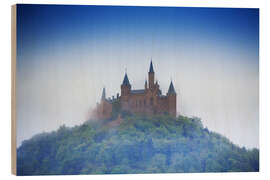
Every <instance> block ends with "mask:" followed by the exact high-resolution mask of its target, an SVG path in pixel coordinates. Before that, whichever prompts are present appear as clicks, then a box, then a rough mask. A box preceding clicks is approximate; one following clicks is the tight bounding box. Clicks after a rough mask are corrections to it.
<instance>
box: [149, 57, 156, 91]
mask: <svg viewBox="0 0 270 180" xmlns="http://www.w3.org/2000/svg"><path fill="white" fill-rule="evenodd" d="M148 82H149V89H153V87H154V85H155V72H154V68H153V64H152V59H151V63H150V68H149V72H148Z"/></svg>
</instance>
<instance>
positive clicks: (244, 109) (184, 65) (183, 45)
mask: <svg viewBox="0 0 270 180" xmlns="http://www.w3.org/2000/svg"><path fill="white" fill-rule="evenodd" d="M151 57H152V59H153V63H154V68H155V72H156V78H157V79H158V81H159V83H160V85H161V89H162V91H163V93H166V91H167V90H168V87H169V83H170V79H171V78H172V80H173V82H174V84H175V88H176V90H177V94H178V96H177V97H178V99H177V102H178V103H177V110H178V112H179V113H180V114H183V115H187V116H193V115H194V116H198V117H201V118H202V121H203V123H204V125H205V126H207V127H208V128H209V129H211V130H214V131H217V132H220V133H221V134H224V135H226V136H227V137H229V138H230V139H231V140H232V141H233V142H235V143H237V144H240V145H244V146H247V147H258V146H259V138H258V131H259V102H258V101H259V99H258V98H259V91H258V85H259V10H258V9H240V8H186V7H185V8H184V7H125V6H121V7H119V6H70V5H68V6H59V5H19V6H18V9H17V79H18V81H17V97H18V99H17V102H18V103H17V117H18V120H17V121H18V129H17V130H18V137H17V139H18V143H19V144H20V142H21V141H22V140H24V139H27V138H29V137H31V136H32V135H33V134H36V133H38V132H42V131H51V130H55V129H57V128H58V127H59V126H60V125H61V124H66V125H68V126H73V125H76V124H80V123H82V122H83V121H85V119H86V118H87V112H88V111H89V108H92V107H94V106H95V103H96V102H97V101H99V99H100V95H101V90H102V87H103V86H105V87H106V90H107V94H108V95H109V96H111V95H115V94H116V93H117V92H120V83H121V82H122V80H123V77H124V72H125V68H127V72H128V76H129V78H130V82H131V84H132V88H134V89H138V88H142V87H143V85H144V80H145V78H147V71H148V68H149V63H150V59H151ZM26 130H27V131H26Z"/></svg>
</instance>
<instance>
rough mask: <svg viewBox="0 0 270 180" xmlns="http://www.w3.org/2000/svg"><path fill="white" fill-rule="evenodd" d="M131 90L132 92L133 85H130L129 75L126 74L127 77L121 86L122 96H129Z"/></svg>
mask: <svg viewBox="0 0 270 180" xmlns="http://www.w3.org/2000/svg"><path fill="white" fill-rule="evenodd" d="M130 90H131V85H130V83H129V80H128V76H127V73H125V77H124V80H123V83H122V85H121V96H127V95H129V93H130Z"/></svg>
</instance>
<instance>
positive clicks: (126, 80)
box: [122, 73, 130, 86]
mask: <svg viewBox="0 0 270 180" xmlns="http://www.w3.org/2000/svg"><path fill="white" fill-rule="evenodd" d="M122 85H126V86H130V83H129V80H128V76H127V73H125V77H124V80H123V83H122Z"/></svg>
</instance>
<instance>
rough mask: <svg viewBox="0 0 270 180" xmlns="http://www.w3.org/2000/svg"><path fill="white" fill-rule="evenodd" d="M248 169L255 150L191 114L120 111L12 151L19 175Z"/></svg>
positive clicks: (255, 162)
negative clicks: (175, 116)
mask: <svg viewBox="0 0 270 180" xmlns="http://www.w3.org/2000/svg"><path fill="white" fill-rule="evenodd" d="M250 171H253V172H257V171H259V150H258V149H255V148H254V149H246V148H244V147H243V148H240V147H238V146H237V145H235V144H233V143H232V142H231V141H230V140H229V139H227V138H226V137H224V136H222V135H220V134H218V133H215V132H211V131H209V130H208V129H207V128H204V127H203V125H202V123H201V120H200V119H199V118H196V117H193V118H188V117H184V116H178V117H177V118H173V117H171V116H168V115H156V116H139V115H134V114H128V113H122V116H121V117H118V118H116V117H114V118H113V119H108V120H96V121H95V120H91V121H87V122H85V123H84V124H82V125H80V126H75V127H72V128H69V127H66V126H61V127H60V128H59V129H58V130H57V131H53V132H51V133H42V134H38V135H36V136H34V137H32V138H31V139H29V140H26V141H23V143H22V145H21V146H20V147H19V148H18V149H17V174H18V175H45V174H118V173H177V172H179V173H181V172H250Z"/></svg>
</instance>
